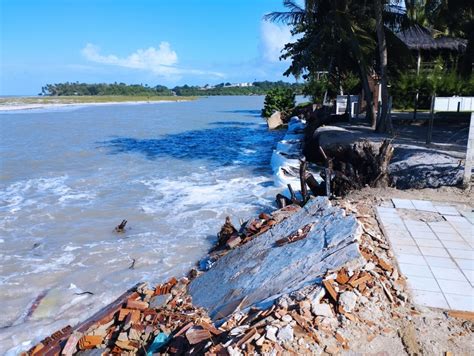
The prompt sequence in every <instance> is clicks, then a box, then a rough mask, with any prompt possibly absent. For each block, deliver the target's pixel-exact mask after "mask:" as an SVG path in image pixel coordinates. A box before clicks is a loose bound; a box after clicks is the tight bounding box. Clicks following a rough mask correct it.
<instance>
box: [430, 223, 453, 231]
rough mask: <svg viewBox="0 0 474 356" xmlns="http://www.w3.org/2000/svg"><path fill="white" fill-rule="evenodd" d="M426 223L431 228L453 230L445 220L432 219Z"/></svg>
mask: <svg viewBox="0 0 474 356" xmlns="http://www.w3.org/2000/svg"><path fill="white" fill-rule="evenodd" d="M428 225H429V226H430V227H431V228H432V229H433V230H453V226H452V225H451V224H450V223H449V222H447V221H434V222H429V223H428Z"/></svg>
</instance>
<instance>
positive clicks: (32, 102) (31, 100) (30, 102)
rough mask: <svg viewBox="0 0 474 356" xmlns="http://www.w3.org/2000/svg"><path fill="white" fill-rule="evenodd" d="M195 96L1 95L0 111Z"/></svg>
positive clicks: (168, 100)
mask: <svg viewBox="0 0 474 356" xmlns="http://www.w3.org/2000/svg"><path fill="white" fill-rule="evenodd" d="M196 99H197V97H185V96H183V97H143V96H137V97H134V96H116V97H114V96H93V97H91V96H87V97H86V96H80V97H77V96H67V97H66V96H62V97H3V98H0V113H1V112H11V111H19V110H35V109H48V108H61V107H70V106H101V105H119V104H125V105H132V104H157V103H174V102H183V101H191V100H196Z"/></svg>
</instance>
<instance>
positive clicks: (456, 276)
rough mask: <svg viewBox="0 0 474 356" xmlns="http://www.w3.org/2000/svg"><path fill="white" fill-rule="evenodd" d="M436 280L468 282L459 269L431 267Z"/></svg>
mask: <svg viewBox="0 0 474 356" xmlns="http://www.w3.org/2000/svg"><path fill="white" fill-rule="evenodd" d="M431 271H432V272H433V274H434V276H435V278H436V279H448V280H452V281H460V282H467V279H466V276H464V274H463V273H462V272H461V271H460V270H459V269H458V268H443V267H431Z"/></svg>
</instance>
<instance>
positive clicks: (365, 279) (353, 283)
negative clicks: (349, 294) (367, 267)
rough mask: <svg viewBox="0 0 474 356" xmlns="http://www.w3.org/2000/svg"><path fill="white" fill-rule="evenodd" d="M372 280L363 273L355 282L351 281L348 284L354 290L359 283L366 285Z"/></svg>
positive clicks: (368, 275)
mask: <svg viewBox="0 0 474 356" xmlns="http://www.w3.org/2000/svg"><path fill="white" fill-rule="evenodd" d="M371 279H372V277H371V276H370V274H368V273H367V274H365V273H363V274H362V276H361V277H360V278H358V279H356V280H355V281H352V282H349V284H350V285H351V286H352V287H354V288H357V286H358V285H359V284H361V283H366V282H368V281H370V280H371Z"/></svg>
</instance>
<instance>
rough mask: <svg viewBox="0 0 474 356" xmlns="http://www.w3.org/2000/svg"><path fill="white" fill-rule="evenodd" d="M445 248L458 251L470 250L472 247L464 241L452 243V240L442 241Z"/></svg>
mask: <svg viewBox="0 0 474 356" xmlns="http://www.w3.org/2000/svg"><path fill="white" fill-rule="evenodd" d="M442 241H443V246H444V247H446V248H457V249H466V250H470V249H471V246H470V245H469V244H468V243H467V242H464V241H451V240H442Z"/></svg>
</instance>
